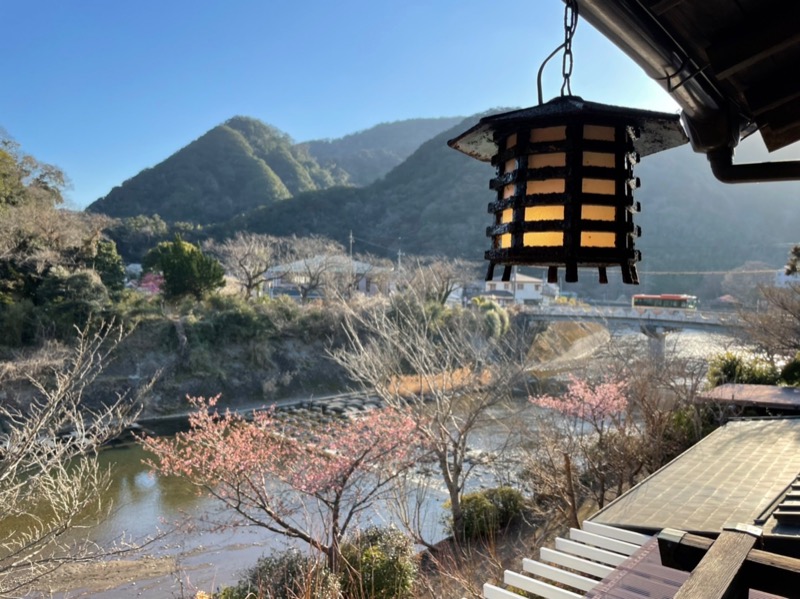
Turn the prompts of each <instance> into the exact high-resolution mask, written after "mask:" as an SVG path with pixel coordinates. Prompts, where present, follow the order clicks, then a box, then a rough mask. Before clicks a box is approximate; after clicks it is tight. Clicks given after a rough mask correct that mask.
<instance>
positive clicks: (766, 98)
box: [744, 77, 800, 117]
mask: <svg viewBox="0 0 800 599" xmlns="http://www.w3.org/2000/svg"><path fill="white" fill-rule="evenodd" d="M744 97H745V99H746V100H747V105H748V106H749V107H750V111H751V112H752V113H753V114H754V115H755V116H756V117H758V116H760V115H762V114H764V113H765V112H768V111H770V110H774V109H776V108H779V107H780V106H782V105H784V104H788V103H789V102H793V101H794V100H797V99H798V98H800V79H798V78H797V77H784V78H782V79H778V80H776V81H770V82H756V83H754V84H752V85H751V86H750V89H748V90H747V91H745V92H744Z"/></svg>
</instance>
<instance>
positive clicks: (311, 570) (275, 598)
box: [215, 549, 340, 599]
mask: <svg viewBox="0 0 800 599" xmlns="http://www.w3.org/2000/svg"><path fill="white" fill-rule="evenodd" d="M215 597H216V598H217V599H297V598H298V597H303V598H304V599H339V597H340V592H339V583H338V580H337V579H336V577H335V576H334V575H333V574H331V572H330V570H328V568H327V566H325V564H324V563H322V562H321V561H320V560H319V559H314V558H312V557H311V556H308V555H305V554H303V553H301V552H300V551H298V550H297V549H289V550H287V551H284V552H282V553H278V554H277V555H274V556H269V557H262V558H261V559H260V560H258V562H257V563H256V565H255V566H253V567H252V568H250V569H249V570H247V572H246V573H245V575H244V576H243V577H242V579H241V580H240V581H239V582H238V583H237V584H236V586H232V587H226V588H224V589H222V590H221V591H220V592H219V593H217V594H215Z"/></svg>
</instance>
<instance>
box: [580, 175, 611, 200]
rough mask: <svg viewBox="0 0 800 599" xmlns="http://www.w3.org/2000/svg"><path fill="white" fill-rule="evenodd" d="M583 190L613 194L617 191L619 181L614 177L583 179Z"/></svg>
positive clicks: (584, 191)
mask: <svg viewBox="0 0 800 599" xmlns="http://www.w3.org/2000/svg"><path fill="white" fill-rule="evenodd" d="M581 191H582V192H583V193H599V194H603V195H611V196H613V195H614V194H615V193H616V191H617V182H616V181H614V180H613V179H583V180H582V181H581Z"/></svg>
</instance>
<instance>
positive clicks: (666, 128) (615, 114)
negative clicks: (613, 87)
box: [447, 96, 689, 162]
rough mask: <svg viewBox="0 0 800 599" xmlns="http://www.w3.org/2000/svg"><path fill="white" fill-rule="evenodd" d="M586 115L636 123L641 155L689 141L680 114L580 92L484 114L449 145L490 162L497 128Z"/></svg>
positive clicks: (494, 151) (508, 127) (634, 124)
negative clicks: (586, 97)
mask: <svg viewBox="0 0 800 599" xmlns="http://www.w3.org/2000/svg"><path fill="white" fill-rule="evenodd" d="M586 116H593V117H597V118H599V119H602V120H609V121H613V120H620V119H624V120H625V121H626V123H627V124H629V125H632V126H635V127H637V128H638V129H639V136H638V139H636V140H634V142H633V145H634V148H635V149H636V151H637V152H638V153H639V154H640V155H641V156H647V155H649V154H655V153H656V152H661V151H662V150H668V149H670V148H675V147H677V146H680V145H683V144H685V143H686V142H688V141H689V138H688V137H687V136H686V133H685V132H684V130H683V127H682V126H681V123H680V116H679V115H678V114H670V113H668V112H655V111H652V110H641V109H638V108H626V107H624V106H611V105H609V104H600V103H598V102H587V101H586V100H584V99H583V98H581V97H579V96H558V97H556V98H553V99H552V100H550V101H549V102H545V103H544V104H539V105H538V106H533V107H530V108H521V109H519V110H512V111H510V112H503V113H500V114H493V115H491V116H487V117H483V118H482V119H481V120H480V121H479V122H478V124H477V125H475V126H474V127H472V128H471V129H469V130H468V131H465V132H464V133H462V134H461V135H459V136H458V137H456V138H454V139H451V140H450V141H448V142H447V145H448V146H450V147H451V148H453V149H456V150H458V151H459V152H463V153H464V154H467V155H468V156H472V157H473V158H477V159H478V160H481V161H483V162H490V161H491V160H492V157H493V156H495V155H496V154H497V153H498V147H497V141H496V140H495V135H494V133H495V132H496V131H499V130H513V129H514V127H515V126H517V125H519V124H522V123H526V124H535V123H537V122H541V124H542V125H543V126H547V125H548V122H549V121H552V120H554V119H559V118H562V119H564V118H566V119H569V118H571V117H586Z"/></svg>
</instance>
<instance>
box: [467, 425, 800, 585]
mask: <svg viewBox="0 0 800 599" xmlns="http://www.w3.org/2000/svg"><path fill="white" fill-rule="evenodd" d="M503 582H504V583H505V585H508V586H507V587H501V586H499V585H496V584H491V583H487V584H486V585H484V588H483V596H484V597H485V599H518V598H519V597H521V596H522V595H520V594H519V593H518V592H517V590H518V589H519V590H522V591H525V592H526V593H527V594H528V595H527V596H536V597H545V598H547V599H578V598H580V597H584V596H585V597H587V598H601V597H603V598H613V599H635V598H638V597H651V598H653V597H656V598H661V599H673V598H675V599H690V598H691V599H696V598H704V599H705V598H709V599H710V598H712V597H713V598H719V599H722V598H724V597H750V598H752V599H761V598H771V597H787V598H791V597H800V418H798V417H781V418H751V419H740V420H733V421H730V422H728V423H727V424H725V425H724V426H722V427H720V428H719V429H717V430H716V431H714V432H713V433H711V434H710V435H708V436H707V437H705V438H704V439H702V440H701V441H700V442H698V443H697V444H695V445H694V446H693V447H691V448H690V449H688V450H687V451H685V452H684V453H683V454H681V455H680V456H678V457H677V458H675V459H674V460H673V461H672V462H670V463H669V464H667V465H666V466H664V467H663V468H661V469H660V470H658V471H657V472H655V473H653V474H652V475H651V476H649V477H648V478H646V479H645V480H643V481H642V482H640V483H639V484H638V485H636V486H635V487H633V488H632V489H630V490H629V491H628V492H626V493H624V494H623V495H621V496H620V497H618V498H617V499H615V500H614V501H612V502H611V503H609V504H608V505H607V506H605V507H604V508H603V509H601V510H600V511H598V512H597V513H595V514H594V515H592V516H591V517H590V518H588V519H587V520H586V521H584V522H583V525H582V527H581V528H580V529H577V528H573V529H571V530H570V531H569V536H568V538H558V539H556V540H555V543H554V547H553V548H549V547H546V548H543V549H542V550H541V553H540V556H539V559H538V560H535V559H528V558H525V559H523V563H522V572H521V573H520V572H514V571H506V572H505V574H504V579H503Z"/></svg>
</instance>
